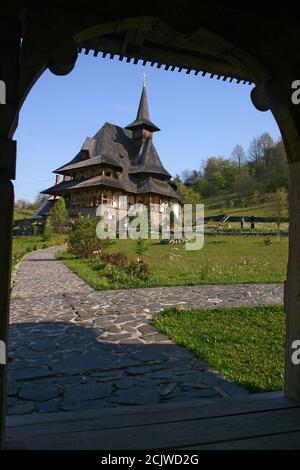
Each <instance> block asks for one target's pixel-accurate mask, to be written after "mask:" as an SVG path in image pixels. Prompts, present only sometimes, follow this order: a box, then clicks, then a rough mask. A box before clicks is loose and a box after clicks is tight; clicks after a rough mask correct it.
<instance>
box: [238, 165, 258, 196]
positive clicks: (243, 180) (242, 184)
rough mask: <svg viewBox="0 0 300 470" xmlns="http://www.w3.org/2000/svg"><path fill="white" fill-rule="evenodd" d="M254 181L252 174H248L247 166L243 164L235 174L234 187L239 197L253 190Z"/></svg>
mask: <svg viewBox="0 0 300 470" xmlns="http://www.w3.org/2000/svg"><path fill="white" fill-rule="evenodd" d="M254 183H255V180H254V178H253V176H252V175H250V174H249V171H248V168H247V166H244V167H242V168H241V169H240V172H239V173H238V174H237V175H236V178H235V182H234V188H235V191H236V192H237V193H238V194H239V196H240V197H241V198H245V197H246V196H248V195H249V194H251V193H252V192H253V189H254Z"/></svg>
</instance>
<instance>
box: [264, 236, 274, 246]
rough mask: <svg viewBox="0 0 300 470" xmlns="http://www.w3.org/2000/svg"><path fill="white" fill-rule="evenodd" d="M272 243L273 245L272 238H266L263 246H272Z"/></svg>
mask: <svg viewBox="0 0 300 470" xmlns="http://www.w3.org/2000/svg"><path fill="white" fill-rule="evenodd" d="M272 243H273V241H272V238H270V237H267V238H265V239H264V244H265V245H266V246H269V245H272Z"/></svg>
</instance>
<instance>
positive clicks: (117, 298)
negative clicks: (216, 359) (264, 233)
mask: <svg viewBox="0 0 300 470" xmlns="http://www.w3.org/2000/svg"><path fill="white" fill-rule="evenodd" d="M54 252H55V248H50V249H46V250H39V251H36V252H34V253H32V254H30V255H28V256H27V257H26V258H25V259H24V261H23V263H22V264H21V266H20V268H19V271H18V273H17V276H16V279H15V284H14V287H13V292H12V302H11V327H10V350H9V351H10V352H9V355H10V357H11V358H12V362H11V363H10V367H9V391H8V394H9V397H8V413H9V414H25V413H32V412H50V411H57V410H66V411H67V410H77V409H84V408H86V409H87V408H91V409H95V408H99V407H117V406H125V405H139V404H150V403H159V402H175V401H186V400H195V399H198V398H199V399H201V398H204V397H205V398H207V397H217V396H220V397H221V396H229V395H236V394H241V393H248V392H247V391H245V390H243V389H241V388H240V387H238V386H236V385H234V384H232V383H230V382H228V381H226V380H224V379H223V378H222V377H221V376H220V375H218V374H217V373H215V372H214V371H213V370H211V369H210V367H209V366H208V365H207V364H205V363H202V362H200V361H198V360H196V359H195V358H194V357H193V355H192V354H191V353H189V352H188V351H186V350H185V349H184V348H181V347H179V346H177V345H175V344H174V343H172V342H171V341H170V340H169V339H168V338H167V337H166V336H164V335H162V334H160V333H158V332H157V330H155V329H154V328H153V326H152V325H151V320H152V318H153V316H154V315H155V314H156V313H157V312H159V311H160V310H161V309H162V308H164V307H167V306H169V305H182V306H184V307H211V306H215V305H222V306H236V305H258V304H267V303H280V302H282V296H283V292H282V286H281V285H236V286H193V287H171V288H170V287H166V288H153V289H130V290H119V291H106V292H95V291H94V290H93V289H92V288H91V287H89V286H88V285H87V284H85V283H84V282H83V281H82V280H81V279H80V278H79V277H77V276H76V275H75V274H73V273H72V272H71V271H70V270H69V269H68V268H67V267H66V266H65V265H64V264H63V263H61V262H60V261H57V260H56V259H55V257H54Z"/></svg>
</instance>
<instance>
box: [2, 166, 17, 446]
mask: <svg viewBox="0 0 300 470" xmlns="http://www.w3.org/2000/svg"><path fill="white" fill-rule="evenodd" d="M13 208H14V189H13V185H12V182H11V181H10V179H9V178H7V175H5V174H4V175H3V174H1V173H0V220H1V230H0V267H1V269H0V340H1V341H3V343H4V344H5V345H6V364H1V365H0V425H1V428H0V444H1V449H3V446H4V436H5V411H6V393H7V360H8V326H9V298H10V287H11V285H10V283H11V259H12V224H13Z"/></svg>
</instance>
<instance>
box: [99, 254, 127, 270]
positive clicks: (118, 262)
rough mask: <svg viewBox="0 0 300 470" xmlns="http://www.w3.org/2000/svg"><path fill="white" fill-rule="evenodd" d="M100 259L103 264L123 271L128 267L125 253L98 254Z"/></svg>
mask: <svg viewBox="0 0 300 470" xmlns="http://www.w3.org/2000/svg"><path fill="white" fill-rule="evenodd" d="M100 258H101V259H102V260H103V261H104V262H105V263H109V264H112V265H113V266H116V267H117V268H123V269H125V268H126V267H127V266H128V257H127V255H126V254H125V253H122V252H121V251H118V252H117V253H105V252H102V253H100Z"/></svg>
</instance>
